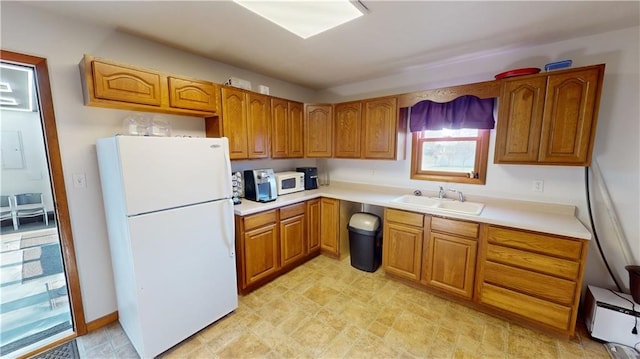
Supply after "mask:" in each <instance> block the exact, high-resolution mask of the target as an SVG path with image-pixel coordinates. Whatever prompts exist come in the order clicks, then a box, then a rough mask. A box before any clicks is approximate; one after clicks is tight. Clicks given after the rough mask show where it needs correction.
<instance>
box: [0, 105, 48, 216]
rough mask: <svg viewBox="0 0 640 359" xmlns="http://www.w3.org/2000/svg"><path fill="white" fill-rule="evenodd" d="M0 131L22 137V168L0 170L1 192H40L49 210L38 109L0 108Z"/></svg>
mask: <svg viewBox="0 0 640 359" xmlns="http://www.w3.org/2000/svg"><path fill="white" fill-rule="evenodd" d="M0 117H1V118H2V124H0V130H2V131H8V132H18V133H19V136H20V138H21V140H22V153H23V163H24V167H23V168H11V169H4V168H3V169H2V176H1V177H2V180H1V181H0V192H1V193H2V194H3V195H15V194H20V193H29V192H33V193H42V194H43V195H44V204H45V206H46V207H47V211H53V194H52V192H51V183H50V182H49V168H48V164H47V154H46V153H45V149H44V140H43V139H44V135H43V132H42V124H41V122H40V114H39V112H24V111H10V110H0Z"/></svg>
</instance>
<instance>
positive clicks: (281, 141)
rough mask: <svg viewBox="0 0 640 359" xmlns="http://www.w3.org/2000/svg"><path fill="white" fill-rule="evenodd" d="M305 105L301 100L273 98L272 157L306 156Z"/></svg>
mask: <svg viewBox="0 0 640 359" xmlns="http://www.w3.org/2000/svg"><path fill="white" fill-rule="evenodd" d="M303 107H304V105H303V104H302V103H299V102H292V101H287V100H283V99H279V98H272V99H271V120H272V122H271V157H273V158H300V157H303V156H304V151H303V148H304V146H303V137H304V134H303V128H304V125H303V121H304V115H303Z"/></svg>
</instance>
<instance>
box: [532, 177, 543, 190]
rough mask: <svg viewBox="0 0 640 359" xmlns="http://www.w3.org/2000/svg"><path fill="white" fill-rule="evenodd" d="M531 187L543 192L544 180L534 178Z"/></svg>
mask: <svg viewBox="0 0 640 359" xmlns="http://www.w3.org/2000/svg"><path fill="white" fill-rule="evenodd" d="M531 189H532V190H533V191H534V192H543V191H544V181H543V180H533V182H532V185H531Z"/></svg>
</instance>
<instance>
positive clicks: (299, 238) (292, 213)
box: [280, 202, 307, 267]
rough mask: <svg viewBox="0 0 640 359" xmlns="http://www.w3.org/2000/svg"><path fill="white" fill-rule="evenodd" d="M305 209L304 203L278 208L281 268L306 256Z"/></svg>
mask: <svg viewBox="0 0 640 359" xmlns="http://www.w3.org/2000/svg"><path fill="white" fill-rule="evenodd" d="M305 209H306V204H305V203H304V202H302V203H296V204H294V205H291V206H287V207H282V208H280V255H281V258H282V266H283V267H284V266H288V265H291V264H293V263H295V262H296V261H299V260H302V259H303V258H304V256H305V255H306V254H307V243H306V242H307V241H306V239H307V237H306V236H307V233H306V231H305V227H306V221H305Z"/></svg>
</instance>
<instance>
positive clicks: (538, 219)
mask: <svg viewBox="0 0 640 359" xmlns="http://www.w3.org/2000/svg"><path fill="white" fill-rule="evenodd" d="M412 193H413V192H412V190H409V189H406V188H398V187H385V186H374V185H368V184H361V183H348V182H335V183H334V182H332V184H331V185H330V186H321V187H319V188H318V189H315V190H309V191H301V192H296V193H291V194H287V195H282V196H278V198H277V199H276V200H275V201H272V202H267V203H259V202H253V201H250V200H247V199H244V198H243V199H242V203H241V204H238V205H235V206H234V213H235V214H236V215H240V216H246V215H249V214H254V213H258V212H262V211H266V210H270V209H274V208H279V207H283V206H287V205H290V204H294V203H298V202H302V201H307V200H310V199H314V198H319V197H328V198H335V199H339V200H344V201H351V202H357V203H364V204H368V205H375V206H380V207H388V208H395V209H401V210H406V211H412V212H419V213H427V214H432V215H439V216H443V217H449V218H457V219H464V220H469V221H474V222H479V223H488V224H495V225H500V226H506V227H513V228H519V229H526V230H531V231H537V232H543V233H549V234H555V235H561V236H567V237H573V238H580V239H587V240H590V239H591V232H590V231H589V230H588V229H587V228H586V227H585V226H584V225H583V224H582V222H580V221H579V220H578V219H577V218H576V216H575V206H572V205H566V204H555V203H542V202H531V201H517V200H511V199H501V198H495V197H482V196H467V198H466V200H468V201H472V202H480V203H484V205H485V206H484V209H483V210H482V212H481V213H480V214H479V215H469V214H462V213H453V212H448V211H443V210H438V209H433V208H419V207H416V206H413V205H409V204H405V203H398V202H393V200H394V199H396V198H398V197H400V196H402V195H407V194H412ZM423 195H424V196H429V197H437V193H436V192H433V193H430V192H425V193H423Z"/></svg>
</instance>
